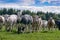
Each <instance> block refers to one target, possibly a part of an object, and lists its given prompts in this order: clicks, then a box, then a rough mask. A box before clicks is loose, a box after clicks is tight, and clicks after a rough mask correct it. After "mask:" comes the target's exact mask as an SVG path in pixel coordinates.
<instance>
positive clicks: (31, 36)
mask: <svg viewBox="0 0 60 40" xmlns="http://www.w3.org/2000/svg"><path fill="white" fill-rule="evenodd" d="M0 40H60V31H58V30H55V31H49V32H34V33H24V34H23V33H22V34H17V33H15V32H6V31H1V32H0Z"/></svg>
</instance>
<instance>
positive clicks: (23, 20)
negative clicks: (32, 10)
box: [21, 14, 33, 32]
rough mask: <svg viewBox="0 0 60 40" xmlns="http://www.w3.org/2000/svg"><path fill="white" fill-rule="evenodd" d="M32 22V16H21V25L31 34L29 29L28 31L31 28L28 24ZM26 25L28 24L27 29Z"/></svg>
mask: <svg viewBox="0 0 60 40" xmlns="http://www.w3.org/2000/svg"><path fill="white" fill-rule="evenodd" d="M32 21H33V18H32V16H30V15H28V14H25V15H22V16H21V23H23V24H25V27H26V28H27V30H28V28H29V31H30V32H31V29H30V28H31V26H30V24H31V23H32ZM28 24H29V27H28V26H27V25H28Z"/></svg>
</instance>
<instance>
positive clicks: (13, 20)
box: [6, 14, 17, 31]
mask: <svg viewBox="0 0 60 40" xmlns="http://www.w3.org/2000/svg"><path fill="white" fill-rule="evenodd" d="M6 21H7V23H8V25H10V26H9V27H8V29H10V31H12V29H13V25H14V24H16V23H17V15H15V14H13V15H10V16H9V17H8V18H7V19H6Z"/></svg>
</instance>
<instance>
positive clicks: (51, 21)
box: [48, 17, 55, 30]
mask: <svg viewBox="0 0 60 40" xmlns="http://www.w3.org/2000/svg"><path fill="white" fill-rule="evenodd" d="M54 27H55V21H54V19H53V18H52V17H50V19H49V20H48V29H49V30H50V29H51V28H54Z"/></svg>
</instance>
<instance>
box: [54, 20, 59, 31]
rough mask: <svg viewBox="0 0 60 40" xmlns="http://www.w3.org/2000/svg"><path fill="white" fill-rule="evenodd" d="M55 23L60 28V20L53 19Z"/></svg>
mask: <svg viewBox="0 0 60 40" xmlns="http://www.w3.org/2000/svg"><path fill="white" fill-rule="evenodd" d="M55 23H56V25H57V28H58V29H59V30H60V20H55Z"/></svg>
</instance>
